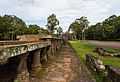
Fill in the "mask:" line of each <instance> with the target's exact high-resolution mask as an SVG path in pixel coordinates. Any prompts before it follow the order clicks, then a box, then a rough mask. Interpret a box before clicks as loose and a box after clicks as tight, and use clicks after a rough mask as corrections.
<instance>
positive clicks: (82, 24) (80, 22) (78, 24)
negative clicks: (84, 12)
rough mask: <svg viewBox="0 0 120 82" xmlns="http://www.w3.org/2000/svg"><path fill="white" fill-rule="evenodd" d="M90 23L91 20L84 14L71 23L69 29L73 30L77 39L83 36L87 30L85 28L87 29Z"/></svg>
mask: <svg viewBox="0 0 120 82" xmlns="http://www.w3.org/2000/svg"><path fill="white" fill-rule="evenodd" d="M88 24H89V22H88V20H87V17H84V16H83V17H81V18H80V19H76V20H75V21H74V22H73V23H72V24H70V26H69V30H68V31H72V32H73V34H74V35H75V37H76V39H80V38H83V37H82V35H81V34H82V33H83V32H84V31H85V29H87V27H88Z"/></svg>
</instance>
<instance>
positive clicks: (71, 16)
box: [0, 0, 120, 31]
mask: <svg viewBox="0 0 120 82" xmlns="http://www.w3.org/2000/svg"><path fill="white" fill-rule="evenodd" d="M52 13H55V14H56V15H57V18H58V19H59V21H60V25H61V26H62V27H63V29H64V31H66V30H67V29H68V26H69V25H70V23H71V22H72V21H74V20H75V19H76V18H80V17H81V16H87V17H88V20H89V21H90V22H91V24H95V23H96V22H100V21H102V20H104V19H105V18H107V17H109V16H110V15H113V14H116V15H120V0H1V1H0V15H4V14H9V15H16V16H18V17H20V18H22V19H23V20H24V21H25V22H26V23H27V24H38V25H40V26H44V25H46V19H47V17H48V16H49V15H50V14H52Z"/></svg>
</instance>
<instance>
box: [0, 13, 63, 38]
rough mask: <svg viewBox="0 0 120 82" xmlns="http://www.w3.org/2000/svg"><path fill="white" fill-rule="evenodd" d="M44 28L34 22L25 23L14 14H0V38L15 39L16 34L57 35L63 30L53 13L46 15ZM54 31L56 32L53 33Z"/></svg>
mask: <svg viewBox="0 0 120 82" xmlns="http://www.w3.org/2000/svg"><path fill="white" fill-rule="evenodd" d="M46 28H47V29H43V28H42V27H40V26H38V25H36V24H34V25H26V23H25V22H24V21H23V20H22V19H20V18H18V17H17V16H15V15H4V16H0V40H16V36H17V35H25V34H39V35H48V34H52V35H55V36H57V37H59V36H60V35H61V34H62V32H63V30H62V28H61V27H60V26H59V20H58V19H57V17H56V15H55V14H51V15H50V16H48V18H47V24H46ZM55 32H57V33H56V34H55Z"/></svg>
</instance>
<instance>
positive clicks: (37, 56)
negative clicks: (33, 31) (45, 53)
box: [31, 49, 41, 76]
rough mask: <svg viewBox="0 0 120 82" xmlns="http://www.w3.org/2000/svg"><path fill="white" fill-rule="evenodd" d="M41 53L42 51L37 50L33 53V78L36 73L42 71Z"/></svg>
mask: <svg viewBox="0 0 120 82" xmlns="http://www.w3.org/2000/svg"><path fill="white" fill-rule="evenodd" d="M40 52H41V49H37V50H35V51H34V52H33V59H32V70H31V75H32V76H35V74H36V72H37V71H39V70H40V69H41V63H40Z"/></svg>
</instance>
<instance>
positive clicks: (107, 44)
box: [87, 41, 120, 48]
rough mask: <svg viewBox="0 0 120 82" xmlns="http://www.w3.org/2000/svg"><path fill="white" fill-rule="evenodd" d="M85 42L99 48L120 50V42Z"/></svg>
mask: <svg viewBox="0 0 120 82" xmlns="http://www.w3.org/2000/svg"><path fill="white" fill-rule="evenodd" d="M87 42H89V43H91V44H93V45H96V46H100V47H110V48H120V42H112V41H87Z"/></svg>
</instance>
